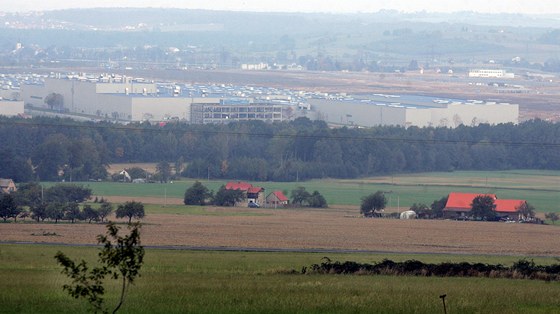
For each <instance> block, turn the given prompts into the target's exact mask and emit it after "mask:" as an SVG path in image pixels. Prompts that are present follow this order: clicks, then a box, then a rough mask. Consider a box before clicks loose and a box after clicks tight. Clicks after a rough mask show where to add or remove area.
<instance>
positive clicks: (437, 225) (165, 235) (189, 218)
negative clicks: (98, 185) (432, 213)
mask: <svg viewBox="0 0 560 314" xmlns="http://www.w3.org/2000/svg"><path fill="white" fill-rule="evenodd" d="M208 210H209V211H212V210H219V211H232V212H235V211H237V212H239V211H243V212H245V213H246V212H255V213H268V214H270V215H265V216H263V215H261V216H256V215H255V216H210V215H172V214H151V215H147V216H146V218H145V219H144V221H143V222H144V224H145V225H144V226H143V230H142V242H143V244H144V245H153V246H168V245H170V246H208V247H249V248H263V249H265V248H281V249H335V250H336V249H348V250H372V251H389V252H418V253H465V254H503V255H522V256H560V246H559V245H558V239H559V238H560V228H559V227H556V226H550V225H532V224H517V223H515V224H513V223H512V224H506V223H497V222H463V221H444V220H396V219H366V218H361V217H353V216H351V214H353V213H356V212H355V211H349V210H344V209H340V210H333V209H329V210H274V209H256V210H250V209H248V208H242V209H240V208H237V209H235V208H232V209H228V208H218V209H212V208H209V209H208ZM104 231H105V227H104V226H103V225H101V224H87V223H80V224H68V223H64V224H51V223H37V224H30V223H25V224H19V223H18V224H14V223H11V224H0V241H26V242H47V243H76V244H94V243H95V237H96V235H98V234H101V233H104ZM48 234H56V235H48Z"/></svg>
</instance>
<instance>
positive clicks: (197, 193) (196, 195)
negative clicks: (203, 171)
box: [183, 181, 212, 205]
mask: <svg viewBox="0 0 560 314" xmlns="http://www.w3.org/2000/svg"><path fill="white" fill-rule="evenodd" d="M211 196H212V193H210V191H209V190H208V188H207V187H205V186H204V185H202V183H200V182H199V181H196V182H195V183H194V184H193V185H192V186H191V187H190V188H188V189H187V190H186V191H185V198H184V200H183V202H184V203H185V205H205V204H206V201H207V200H209V199H210V198H211Z"/></svg>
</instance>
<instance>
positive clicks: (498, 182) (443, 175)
mask: <svg viewBox="0 0 560 314" xmlns="http://www.w3.org/2000/svg"><path fill="white" fill-rule="evenodd" d="M195 181H196V180H192V179H184V180H181V181H175V182H174V183H167V184H159V183H154V184H129V183H126V184H125V183H119V182H85V183H83V184H84V185H86V186H89V187H90V188H91V189H92V190H93V192H94V194H95V195H104V196H132V197H134V196H138V197H140V196H149V197H157V198H160V199H161V203H162V204H164V202H165V198H166V197H173V198H183V196H184V193H185V190H186V189H187V188H188V187H190V186H191V185H192V184H193V183H194V182H195ZM201 182H203V184H204V185H205V186H207V187H208V188H209V189H211V190H214V191H217V190H218V189H219V187H220V186H221V185H224V184H226V183H227V180H210V181H206V180H201ZM252 183H253V184H255V185H260V186H262V187H264V188H265V189H266V193H269V192H272V191H274V190H281V191H285V192H287V193H288V196H289V193H290V192H291V191H292V190H294V189H295V188H296V187H298V186H303V187H305V188H306V189H307V190H308V191H310V192H312V191H314V190H317V191H319V192H321V194H322V195H324V196H325V198H326V199H327V202H328V203H329V204H338V205H359V204H360V202H361V198H362V197H363V196H365V195H368V194H370V193H372V192H375V191H378V190H381V191H386V192H389V193H387V194H386V197H387V199H388V201H389V204H388V207H400V208H402V209H404V208H409V207H410V206H411V205H412V204H413V203H425V204H428V205H430V204H431V203H432V202H433V201H434V200H436V199H440V198H442V197H444V196H447V195H448V194H449V193H450V192H466V193H494V194H497V195H498V197H499V198H502V199H525V200H527V201H528V202H529V203H531V204H532V205H534V206H535V207H536V208H537V211H539V212H551V211H560V171H541V170H511V171H488V172H483V171H456V172H437V173H420V174H401V175H395V176H384V177H373V178H366V179H355V180H335V179H324V180H311V181H306V182H252Z"/></svg>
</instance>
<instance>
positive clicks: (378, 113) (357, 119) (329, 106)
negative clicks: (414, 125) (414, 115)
mask: <svg viewBox="0 0 560 314" xmlns="http://www.w3.org/2000/svg"><path fill="white" fill-rule="evenodd" d="M309 103H310V104H311V106H312V110H313V111H315V112H316V115H317V118H318V119H320V120H324V121H326V122H329V123H335V124H342V125H360V126H368V127H370V126H377V125H403V126H404V125H405V123H406V108H404V107H390V106H378V105H375V104H371V103H359V102H347V101H338V100H326V99H310V100H309Z"/></svg>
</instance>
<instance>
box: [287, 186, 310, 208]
mask: <svg viewBox="0 0 560 314" xmlns="http://www.w3.org/2000/svg"><path fill="white" fill-rule="evenodd" d="M291 196H292V204H298V205H299V206H304V205H306V204H307V200H308V199H309V197H310V196H311V194H309V192H307V191H306V190H305V187H303V186H299V187H297V188H296V189H295V190H292V193H291Z"/></svg>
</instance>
